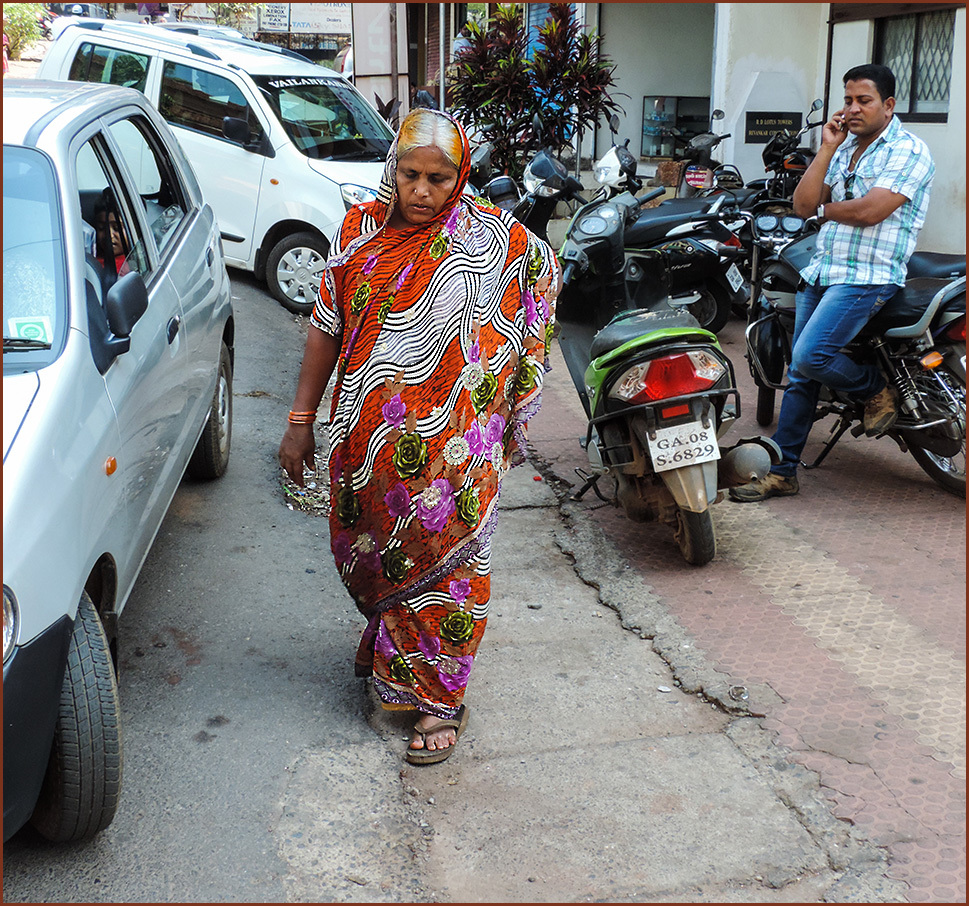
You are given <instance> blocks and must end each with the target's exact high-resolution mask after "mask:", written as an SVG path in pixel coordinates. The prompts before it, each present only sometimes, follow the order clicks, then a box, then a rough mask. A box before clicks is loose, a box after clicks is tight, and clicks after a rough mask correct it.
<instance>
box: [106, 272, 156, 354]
mask: <svg viewBox="0 0 969 906" xmlns="http://www.w3.org/2000/svg"><path fill="white" fill-rule="evenodd" d="M147 310H148V288H147V287H146V286H145V281H144V280H143V279H142V278H141V274H139V273H138V272H137V271H131V273H128V274H125V275H124V276H123V277H119V278H118V280H117V282H115V284H114V285H113V286H112V287H111V289H109V290H108V294H107V296H106V297H105V300H104V313H105V315H106V316H107V319H108V327H109V328H110V329H111V333H112V334H113V336H111V337H110V338H109V339H108V341H107V345H108V349H109V351H110V353H111V354H112V355H121V354H122V353H124V352H127V351H128V350H129V349H130V348H131V331H132V330H134V327H135V324H137V323H138V320H139V319H140V318H141V316H142V315H143V314H144V313H145V312H146V311H147Z"/></svg>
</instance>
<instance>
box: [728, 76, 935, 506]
mask: <svg viewBox="0 0 969 906" xmlns="http://www.w3.org/2000/svg"><path fill="white" fill-rule="evenodd" d="M844 89H845V93H844V107H842V108H841V109H840V110H838V111H836V112H835V113H834V114H833V115H832V116H831V118H830V119H829V120H828V121H827V122H826V123H825V124H824V127H823V128H822V131H821V147H820V149H819V150H818V154H817V156H816V157H815V158H814V160H813V161H812V162H811V165H810V166H809V167H808V168H807V170H806V171H805V173H804V176H803V177H802V178H801V181H800V182H799V183H798V186H797V189H795V191H794V212H795V213H796V214H797V215H798V216H799V217H805V218H807V217H813V216H817V218H818V220H819V221H820V223H821V229H820V232H819V233H818V239H817V250H816V252H815V254H814V257H813V258H812V259H811V262H810V263H809V264H808V266H807V267H805V268H804V270H802V271H801V284H800V286H799V287H798V293H797V297H796V303H795V305H796V309H795V318H794V337H793V341H792V354H791V364H790V366H789V367H788V370H787V379H788V384H787V388H786V389H785V391H784V398H783V400H782V402H781V411H780V415H779V416H778V420H777V430H776V431H775V432H774V440H775V441H776V442H777V445H778V446H779V447H780V448H781V453H782V454H783V458H782V460H781V462H780V463H778V464H777V465H776V466H774V467H773V468H772V469H771V471H770V472H768V473H767V475H765V476H764V477H763V478H761V479H758V480H757V481H752V482H750V483H749V484H745V485H741V486H740V487H736V488H732V489H731V490H730V496H731V498H732V499H734V500H737V501H740V502H741V503H749V502H753V501H758V500H766V499H767V498H768V497H788V496H790V495H792V494H796V493H797V492H798V483H797V474H796V472H797V466H798V463H799V461H800V458H801V451H802V450H803V449H804V445H805V443H807V439H808V434H809V433H810V431H811V425H812V424H813V422H814V410H815V407H816V406H817V401H818V393H819V391H820V389H821V386H822V385H824V386H827V387H830V388H832V389H834V390H838V391H841V392H843V393H846V394H848V395H849V396H852V397H855V398H857V399H859V400H864V401H865V414H864V428H865V433H866V434H867V435H868V436H870V437H876V436H878V435H879V434H884V433H885V432H886V431H888V430H889V429H890V428H891V427H892V425H893V424H895V420H896V418H897V417H898V395H897V393H896V391H895V389H894V388H893V387H891V386H890V385H888V384H886V381H885V378H884V376H883V375H882V373H881V370H880V369H879V368H878V366H877V365H867V364H863V363H860V362H856V361H854V360H853V359H850V358H849V357H848V356H846V355H845V354H844V353H843V352H842V351H841V350H842V348H843V347H844V346H845V345H846V344H847V343H849V342H850V341H851V340H853V339H854V338H855V337H856V336H857V335H858V334H859V333H860V331H861V329H862V328H863V327H864V326H865V324H867V323H868V321H869V320H870V319H871V318H872V317H873V316H874V315H875V314H876V313H877V312H878V311H879V310H880V309H881V307H882V306H883V305H884V304H885V303H886V302H887V301H888V300H889V299H890V298H891V297H892V296H893V295H894V294H895V293H896V292H897V291H898V290H899V288H901V287H902V286H904V284H905V271H906V266H907V264H908V259H909V257H911V254H912V252H913V251H914V250H915V241H916V239H917V237H918V232H919V230H920V229H921V228H922V224H923V223H924V222H925V212H926V210H927V209H928V206H929V189H930V187H931V185H932V177H933V176H934V175H935V165H934V164H933V162H932V155H931V154H930V153H929V149H928V148H927V147H926V145H925V143H924V142H923V141H922V140H921V139H919V138H917V137H916V136H914V135H912V134H911V133H910V132H907V131H906V130H905V129H903V128H902V124H901V122H900V121H899V119H898V117H897V116H895V113H894V110H895V76H894V75H893V74H892V71H891V70H890V69H889V68H888V67H887V66H881V65H878V64H874V63H871V64H865V65H862V66H855V67H854V68H852V69H849V70H848V71H847V72H846V73H845V75H844Z"/></svg>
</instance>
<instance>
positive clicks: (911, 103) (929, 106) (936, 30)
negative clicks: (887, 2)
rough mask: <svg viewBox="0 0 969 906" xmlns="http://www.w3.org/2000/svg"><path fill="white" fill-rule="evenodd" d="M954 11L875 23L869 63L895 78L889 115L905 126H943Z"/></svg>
mask: <svg viewBox="0 0 969 906" xmlns="http://www.w3.org/2000/svg"><path fill="white" fill-rule="evenodd" d="M954 34H955V10H954V9H946V10H938V11H935V12H929V13H917V14H915V15H910V16H898V17H892V18H885V19H879V20H878V21H877V25H876V31H875V62H877V63H882V64H883V65H885V66H888V67H889V68H890V69H891V70H892V72H894V73H895V80H896V86H895V112H896V113H897V114H898V115H899V118H900V119H903V120H907V121H909V122H945V121H946V119H947V116H948V112H949V82H950V80H951V77H952V45H953V35H954Z"/></svg>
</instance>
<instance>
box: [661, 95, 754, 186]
mask: <svg viewBox="0 0 969 906" xmlns="http://www.w3.org/2000/svg"><path fill="white" fill-rule="evenodd" d="M723 117H724V113H723V111H722V110H720V109H719V108H718V109H716V110H714V111H713V113H712V114H710V128H709V129H708V130H707V131H706V132H701V133H699V134H698V135H694V136H693V137H692V138H690V139H689V140H686V139H684V138H683V137H682V135H681V134H679V133H678V132H677V130H674V131H673V136H674V139H676V140H677V141H679V142H680V143H681V144H683V145H684V146H685V147H684V148H683V150H682V151H681V152H680V153H679V155H678V156H677V155H674V159H676V160H680V161H684V162H685V163H686V166H685V167H684V169H683V175H682V177H681V178H680V184H679V186H677V189H676V194H677V196H678V197H681V198H689V197H691V196H693V195H698V194H700V193H701V191H702V190H704V189H710V188H712V187H713V178H714V176H713V175H714V172H715V171H717V170H720V168H722V167H723V163H722V162H721V161H718V160H715V159H714V157H713V152H714V149H715V148H716V147H717V145H719V144H720V142H722V141H724V140H725V139H728V138H730V133H729V132H725V133H724V134H723V135H717V134H716V133H715V132H714V131H713V124H714V123H715V122H717V121H718V120H722V119H723ZM741 182H742V180H741Z"/></svg>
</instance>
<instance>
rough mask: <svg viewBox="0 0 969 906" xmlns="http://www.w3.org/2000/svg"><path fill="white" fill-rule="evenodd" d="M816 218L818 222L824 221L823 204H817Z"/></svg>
mask: <svg viewBox="0 0 969 906" xmlns="http://www.w3.org/2000/svg"><path fill="white" fill-rule="evenodd" d="M817 216H818V220H824V205H823V204H819V205H818V215H817Z"/></svg>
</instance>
